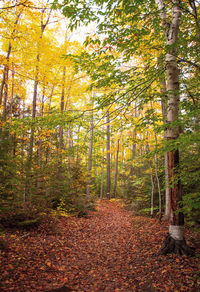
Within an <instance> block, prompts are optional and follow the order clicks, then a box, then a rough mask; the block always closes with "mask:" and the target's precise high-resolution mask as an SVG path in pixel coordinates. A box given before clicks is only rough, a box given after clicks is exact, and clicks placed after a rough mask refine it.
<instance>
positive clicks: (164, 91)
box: [158, 59, 171, 221]
mask: <svg viewBox="0 0 200 292" xmlns="http://www.w3.org/2000/svg"><path fill="white" fill-rule="evenodd" d="M158 69H159V70H160V71H161V73H160V74H161V75H160V78H159V83H160V91H161V108H162V119H163V123H164V125H166V123H167V85H166V80H165V76H164V74H162V71H163V65H162V63H161V60H159V59H158ZM164 138H165V139H166V130H165V134H164ZM164 160H165V165H164V168H165V215H164V218H163V219H164V220H166V221H169V220H170V213H171V209H170V198H169V179H168V162H167V153H165V155H164Z"/></svg>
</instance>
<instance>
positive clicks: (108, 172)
mask: <svg viewBox="0 0 200 292" xmlns="http://www.w3.org/2000/svg"><path fill="white" fill-rule="evenodd" d="M106 134H107V143H106V150H107V176H106V177H107V181H106V198H107V199H110V116H109V111H107V133H106Z"/></svg>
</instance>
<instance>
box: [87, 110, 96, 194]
mask: <svg viewBox="0 0 200 292" xmlns="http://www.w3.org/2000/svg"><path fill="white" fill-rule="evenodd" d="M93 131H94V121H93V114H92V115H91V121H90V140H89V143H90V145H89V157H88V180H87V190H86V193H87V197H88V198H90V191H91V176H92V148H93Z"/></svg>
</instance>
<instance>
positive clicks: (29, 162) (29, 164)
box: [24, 9, 51, 207]
mask: <svg viewBox="0 0 200 292" xmlns="http://www.w3.org/2000/svg"><path fill="white" fill-rule="evenodd" d="M44 12H45V9H43V10H42V12H41V24H40V28H41V33H40V40H41V39H42V37H43V34H44V30H45V28H46V26H47V24H48V23H49V19H50V14H51V11H50V13H49V15H48V18H47V20H46V22H45V23H44V22H43V16H44ZM39 64H40V41H39V43H38V53H37V57H36V67H35V82H34V90H33V105H32V119H33V123H34V119H35V117H36V106H37V90H38V83H39V80H38V77H39ZM34 136H35V129H34V124H32V127H31V134H30V144H29V150H28V158H27V163H26V179H25V187H24V206H25V207H26V201H27V197H28V195H29V193H30V174H31V168H32V156H33V145H34Z"/></svg>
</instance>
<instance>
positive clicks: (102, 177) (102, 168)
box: [100, 145, 104, 199]
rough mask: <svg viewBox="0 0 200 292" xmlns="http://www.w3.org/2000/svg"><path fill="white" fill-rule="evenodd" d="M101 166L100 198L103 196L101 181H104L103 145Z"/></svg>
mask: <svg viewBox="0 0 200 292" xmlns="http://www.w3.org/2000/svg"><path fill="white" fill-rule="evenodd" d="M102 148H103V149H102V166H101V192H100V198H101V199H102V198H103V181H104V145H103V147H102Z"/></svg>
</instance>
